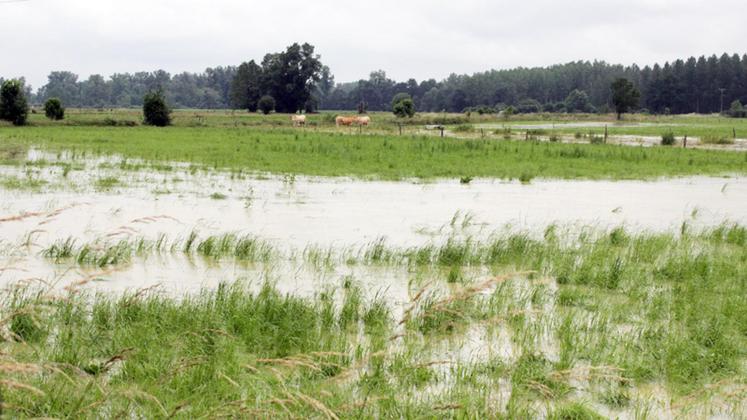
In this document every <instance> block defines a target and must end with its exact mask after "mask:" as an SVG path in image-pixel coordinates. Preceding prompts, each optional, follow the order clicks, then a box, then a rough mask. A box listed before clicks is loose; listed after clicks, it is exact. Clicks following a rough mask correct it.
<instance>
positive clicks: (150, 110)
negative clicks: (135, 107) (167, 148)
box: [143, 90, 171, 127]
mask: <svg viewBox="0 0 747 420" xmlns="http://www.w3.org/2000/svg"><path fill="white" fill-rule="evenodd" d="M143 117H144V122H145V124H146V125H152V126H156V127H165V126H167V125H170V124H171V109H169V106H168V104H166V98H165V97H164V95H163V92H161V91H160V90H158V91H155V92H149V93H148V94H146V95H145V97H144V98H143Z"/></svg>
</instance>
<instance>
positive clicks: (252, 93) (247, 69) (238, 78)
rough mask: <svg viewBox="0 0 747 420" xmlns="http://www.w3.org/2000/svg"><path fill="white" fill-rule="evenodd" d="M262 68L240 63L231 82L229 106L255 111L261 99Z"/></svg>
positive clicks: (251, 62) (256, 65)
mask: <svg viewBox="0 0 747 420" xmlns="http://www.w3.org/2000/svg"><path fill="white" fill-rule="evenodd" d="M261 83H262V68H261V67H260V66H259V65H258V64H257V63H255V62H254V60H252V61H250V62H248V63H241V65H240V66H239V67H238V69H237V70H236V75H235V76H234V78H233V80H232V82H231V105H232V106H233V107H234V108H239V109H246V110H248V111H249V112H256V111H257V106H258V105H257V103H258V102H259V98H260V97H261V89H262V85H261Z"/></svg>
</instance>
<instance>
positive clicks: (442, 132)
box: [439, 126, 444, 138]
mask: <svg viewBox="0 0 747 420" xmlns="http://www.w3.org/2000/svg"><path fill="white" fill-rule="evenodd" d="M439 128H440V129H441V138H444V126H440V127H439Z"/></svg>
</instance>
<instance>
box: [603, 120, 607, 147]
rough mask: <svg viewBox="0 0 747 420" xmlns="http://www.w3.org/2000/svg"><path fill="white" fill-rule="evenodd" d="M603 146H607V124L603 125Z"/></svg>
mask: <svg viewBox="0 0 747 420" xmlns="http://www.w3.org/2000/svg"><path fill="white" fill-rule="evenodd" d="M604 144H607V124H605V125H604Z"/></svg>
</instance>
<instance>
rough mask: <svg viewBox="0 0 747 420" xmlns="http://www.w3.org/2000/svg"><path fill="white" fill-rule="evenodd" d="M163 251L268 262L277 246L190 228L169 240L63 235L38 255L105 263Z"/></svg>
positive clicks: (56, 258) (119, 261) (98, 263)
mask: <svg viewBox="0 0 747 420" xmlns="http://www.w3.org/2000/svg"><path fill="white" fill-rule="evenodd" d="M167 252H168V253H176V252H181V253H184V254H187V255H199V256H201V257H205V258H211V259H220V258H227V257H231V258H235V259H237V260H240V261H246V262H269V261H271V260H272V259H273V258H275V257H276V256H277V250H276V249H275V248H274V247H273V246H272V245H271V244H269V243H267V242H265V241H263V240H261V239H258V238H255V237H253V236H251V235H239V234H236V233H228V234H224V235H214V236H208V237H205V238H202V239H200V238H199V236H198V234H197V233H196V232H191V233H190V234H189V235H188V236H187V237H186V238H185V239H175V240H173V241H170V240H168V239H167V238H166V237H165V236H163V235H161V236H159V237H158V239H156V240H154V241H149V240H146V239H143V238H138V239H133V240H129V239H123V240H120V241H114V242H111V241H107V240H101V241H94V242H91V243H84V244H82V245H77V241H76V240H75V239H73V238H67V239H64V240H59V241H56V242H54V243H52V245H50V246H49V247H47V248H45V249H43V250H42V252H41V255H42V256H44V257H45V258H50V259H53V260H55V261H57V262H63V261H69V260H73V261H74V262H75V263H77V264H79V265H90V266H98V267H106V266H109V265H117V264H124V263H127V262H129V261H130V260H131V259H132V258H133V257H135V256H141V257H147V256H148V255H150V254H154V253H158V254H161V253H167Z"/></svg>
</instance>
